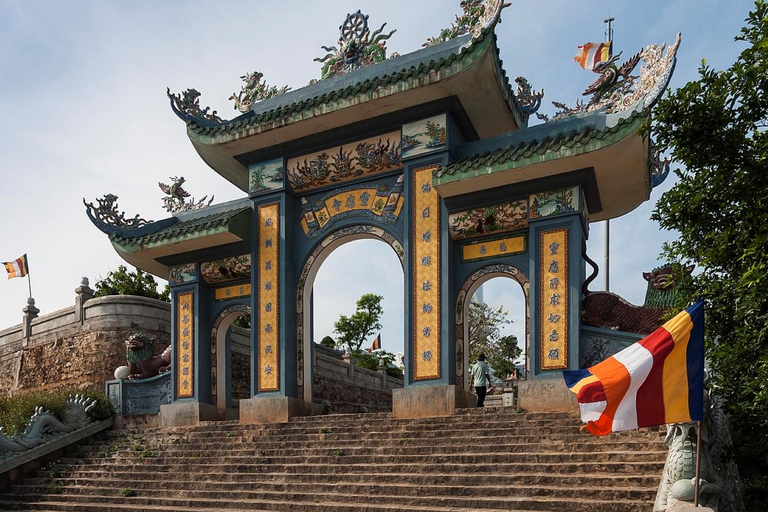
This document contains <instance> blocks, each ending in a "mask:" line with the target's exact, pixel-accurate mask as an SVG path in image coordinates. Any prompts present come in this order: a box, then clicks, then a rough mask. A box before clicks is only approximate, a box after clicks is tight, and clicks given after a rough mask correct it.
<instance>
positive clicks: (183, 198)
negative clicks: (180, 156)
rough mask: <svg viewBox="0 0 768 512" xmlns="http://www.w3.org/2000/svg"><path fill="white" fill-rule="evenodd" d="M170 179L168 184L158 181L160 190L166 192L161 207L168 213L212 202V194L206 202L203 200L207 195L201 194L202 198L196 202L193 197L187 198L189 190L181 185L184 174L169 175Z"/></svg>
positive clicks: (187, 209) (203, 205)
mask: <svg viewBox="0 0 768 512" xmlns="http://www.w3.org/2000/svg"><path fill="white" fill-rule="evenodd" d="M170 179H171V184H170V185H166V184H165V183H158V186H159V187H160V190H162V191H163V192H165V193H166V194H167V195H166V197H164V198H163V207H164V208H165V210H166V211H168V212H170V213H179V212H188V211H192V210H199V209H200V208H205V207H206V206H210V205H211V203H212V202H213V196H211V199H209V200H208V202H207V203H206V202H205V200H206V199H207V198H208V196H203V198H202V199H200V200H199V201H197V202H195V198H194V197H193V198H192V199H189V200H187V198H188V197H189V192H187V191H186V190H184V189H183V188H182V187H181V186H182V185H183V184H184V182H185V181H186V180H185V179H184V176H181V177H178V178H177V177H176V176H171V177H170Z"/></svg>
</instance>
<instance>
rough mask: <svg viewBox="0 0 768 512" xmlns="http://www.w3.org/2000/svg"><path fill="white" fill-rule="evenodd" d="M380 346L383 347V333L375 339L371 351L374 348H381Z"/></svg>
mask: <svg viewBox="0 0 768 512" xmlns="http://www.w3.org/2000/svg"><path fill="white" fill-rule="evenodd" d="M380 348H381V334H379V335H378V336H376V337H375V338H374V339H373V343H372V344H371V350H370V352H373V351H374V350H379V349H380Z"/></svg>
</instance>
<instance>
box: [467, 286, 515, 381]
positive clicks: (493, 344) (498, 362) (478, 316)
mask: <svg viewBox="0 0 768 512" xmlns="http://www.w3.org/2000/svg"><path fill="white" fill-rule="evenodd" d="M510 323H512V322H511V320H507V312H506V311H504V307H503V306H499V307H498V308H496V309H493V308H492V307H491V306H489V305H488V304H485V303H482V302H475V301H472V302H470V303H469V313H468V324H469V360H470V361H476V360H477V357H478V356H479V355H480V354H481V353H483V354H485V355H486V357H487V359H488V364H490V365H491V368H493V370H494V373H495V374H496V376H497V377H501V378H504V377H505V376H506V375H508V374H510V373H512V370H514V368H515V360H516V359H517V358H518V357H520V354H521V353H522V351H521V350H520V347H518V345H517V337H516V336H512V335H509V336H502V335H501V327H502V326H504V325H506V324H510Z"/></svg>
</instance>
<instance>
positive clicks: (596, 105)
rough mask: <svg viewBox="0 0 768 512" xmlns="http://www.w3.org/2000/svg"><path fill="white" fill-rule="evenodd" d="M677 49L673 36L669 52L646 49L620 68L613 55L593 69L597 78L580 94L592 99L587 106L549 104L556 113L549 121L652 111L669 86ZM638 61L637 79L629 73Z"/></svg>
mask: <svg viewBox="0 0 768 512" xmlns="http://www.w3.org/2000/svg"><path fill="white" fill-rule="evenodd" d="M679 46H680V34H677V38H676V39H675V42H674V44H672V45H671V46H670V47H669V48H666V44H661V45H656V44H653V45H650V46H648V47H646V48H645V49H644V50H642V51H640V52H639V53H637V54H635V55H633V56H632V57H631V58H629V59H628V60H627V61H626V62H625V63H624V64H622V65H621V66H620V67H617V66H616V62H617V61H618V59H619V57H620V55H621V54H619V55H616V56H615V57H613V58H611V59H610V60H609V61H608V62H606V63H604V64H601V65H600V66H599V67H596V68H595V72H597V73H600V77H599V78H598V79H597V80H595V81H594V82H593V83H592V85H590V86H589V87H587V89H586V90H585V91H584V95H585V96H588V95H590V94H591V95H592V98H591V99H590V100H589V101H588V102H586V103H584V102H581V101H577V102H576V106H575V107H568V106H567V105H565V104H564V103H559V102H556V101H553V102H552V104H553V105H555V107H557V108H558V109H559V111H558V112H557V114H555V117H553V118H552V121H554V120H558V119H564V118H566V117H570V116H572V115H576V114H583V113H586V112H594V111H597V110H601V111H605V113H607V114H612V113H617V112H627V111H630V110H642V109H646V108H650V107H652V106H653V105H654V104H655V103H656V101H657V100H658V99H659V97H661V94H662V93H663V92H664V89H666V87H667V85H668V84H669V79H670V78H671V77H672V71H673V70H674V68H675V62H676V60H677V57H676V55H677V49H678V47H679ZM665 48H666V50H667V52H666V54H665V53H664V49H665ZM640 61H642V62H643V65H642V66H641V67H640V75H639V76H632V75H631V73H632V71H633V70H634V68H635V67H636V66H637V64H638V63H639V62H640Z"/></svg>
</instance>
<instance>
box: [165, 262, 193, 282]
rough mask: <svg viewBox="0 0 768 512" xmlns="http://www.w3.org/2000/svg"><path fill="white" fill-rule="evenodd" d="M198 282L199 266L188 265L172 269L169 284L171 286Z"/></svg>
mask: <svg viewBox="0 0 768 512" xmlns="http://www.w3.org/2000/svg"><path fill="white" fill-rule="evenodd" d="M194 281H197V265H195V264H194V263H187V264H185V265H177V266H175V267H171V268H170V275H169V277H168V282H169V283H171V284H184V283H192V282H194Z"/></svg>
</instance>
